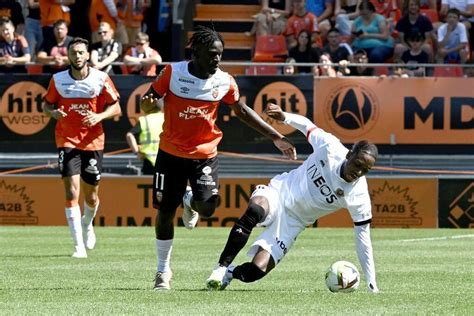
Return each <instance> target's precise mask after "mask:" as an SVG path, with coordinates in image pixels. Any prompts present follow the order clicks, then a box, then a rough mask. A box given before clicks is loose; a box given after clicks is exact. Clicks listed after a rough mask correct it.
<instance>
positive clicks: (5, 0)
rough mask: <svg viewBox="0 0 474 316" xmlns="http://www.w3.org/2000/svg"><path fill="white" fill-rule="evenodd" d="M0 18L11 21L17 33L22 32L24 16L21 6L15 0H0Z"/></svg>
mask: <svg viewBox="0 0 474 316" xmlns="http://www.w3.org/2000/svg"><path fill="white" fill-rule="evenodd" d="M0 18H4V19H8V20H10V21H12V23H13V25H14V26H15V31H16V33H17V34H23V31H24V29H25V18H24V17H23V8H22V7H21V4H20V3H18V2H17V1H15V0H0Z"/></svg>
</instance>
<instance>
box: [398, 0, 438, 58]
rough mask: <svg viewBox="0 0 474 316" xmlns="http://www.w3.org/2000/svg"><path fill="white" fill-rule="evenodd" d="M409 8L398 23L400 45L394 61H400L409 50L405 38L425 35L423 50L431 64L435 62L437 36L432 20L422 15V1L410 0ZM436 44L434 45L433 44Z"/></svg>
mask: <svg viewBox="0 0 474 316" xmlns="http://www.w3.org/2000/svg"><path fill="white" fill-rule="evenodd" d="M407 3H408V8H407V11H406V13H405V14H404V15H403V17H402V18H401V19H400V20H399V21H398V22H397V25H396V26H395V29H396V30H397V31H398V38H399V41H400V42H399V43H397V44H396V45H395V51H394V56H393V59H394V60H396V61H398V60H400V59H401V56H402V54H403V53H404V52H405V51H407V50H408V49H409V45H408V41H407V40H406V38H405V36H406V35H407V34H410V33H420V32H421V33H423V38H424V39H425V42H423V43H422V44H423V45H422V47H421V49H422V50H423V51H424V52H426V54H427V55H428V58H429V59H428V60H429V62H433V60H434V55H433V54H434V53H433V46H432V45H434V44H436V36H435V33H434V31H433V24H432V23H431V21H430V19H429V18H427V17H426V16H424V15H422V14H420V0H408V1H407ZM433 43H434V44H433Z"/></svg>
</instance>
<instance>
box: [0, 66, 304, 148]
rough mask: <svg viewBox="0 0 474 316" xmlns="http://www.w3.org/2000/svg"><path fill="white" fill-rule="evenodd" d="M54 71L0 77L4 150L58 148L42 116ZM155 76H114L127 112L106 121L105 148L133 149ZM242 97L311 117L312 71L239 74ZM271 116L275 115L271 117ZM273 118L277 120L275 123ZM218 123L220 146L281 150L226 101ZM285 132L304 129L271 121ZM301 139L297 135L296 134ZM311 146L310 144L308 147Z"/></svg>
mask: <svg viewBox="0 0 474 316" xmlns="http://www.w3.org/2000/svg"><path fill="white" fill-rule="evenodd" d="M50 78H51V76H50V75H34V76H33V75H15V76H11V77H3V78H2V80H1V81H0V96H1V104H0V115H1V120H0V152H3V153H7V152H8V153H13V152H56V146H55V143H54V126H55V122H54V120H53V119H50V118H48V117H46V116H44V115H43V112H42V108H41V105H42V97H43V95H44V94H45V92H46V89H47V87H48V83H49V80H50ZM153 79H154V78H153V77H148V78H147V77H141V76H112V80H113V82H114V84H115V86H116V88H117V90H118V91H119V93H120V105H121V108H122V116H121V117H120V118H118V119H116V120H108V121H105V122H104V129H105V133H106V142H105V144H106V145H105V151H106V152H108V151H113V150H118V149H124V148H128V145H127V143H126V141H125V134H126V133H127V132H128V131H129V130H130V128H131V127H132V126H133V125H134V124H135V123H136V121H137V117H138V116H139V115H140V98H141V96H142V95H143V94H144V93H145V92H146V91H147V90H148V87H149V83H150V82H151V81H152V80H153ZM236 81H237V83H238V85H239V88H240V93H241V97H242V99H243V100H244V101H246V103H247V104H248V105H249V106H250V107H251V108H254V109H255V110H256V111H257V112H258V113H260V114H261V113H262V111H263V109H264V105H265V104H266V103H267V102H274V103H276V104H279V105H281V106H282V107H283V108H284V109H285V110H286V111H289V112H293V113H298V114H302V115H306V116H307V117H312V115H313V113H312V105H313V103H312V98H313V96H312V87H313V78H312V76H291V77H286V76H285V77H283V76H281V77H278V76H277V77H271V76H270V77H258V76H248V77H247V76H244V77H237V78H236ZM266 119H267V120H268V121H270V119H269V118H268V117H266ZM270 123H272V122H270ZM217 124H218V126H219V127H220V128H221V129H222V131H223V132H224V139H223V140H222V142H221V145H220V147H219V148H220V149H221V150H227V151H236V152H248V153H277V152H278V151H277V149H276V148H275V147H274V146H273V143H272V142H271V141H270V140H269V139H267V138H266V137H264V136H262V135H260V134H259V133H258V132H256V131H255V130H253V129H252V128H250V127H248V126H247V125H245V124H244V123H242V122H240V120H239V119H238V118H237V117H236V116H235V115H233V114H231V111H230V107H228V106H226V105H224V104H222V105H221V106H220V109H219V115H218V122H217ZM272 124H273V125H274V126H275V127H276V128H278V129H279V130H280V131H281V132H282V133H284V134H285V135H289V134H292V135H291V136H292V137H291V138H292V140H293V141H295V139H294V137H293V134H294V135H297V136H298V137H299V138H300V139H301V140H302V142H305V140H304V137H302V135H301V136H300V135H299V134H300V133H299V132H297V133H294V130H293V129H291V128H288V127H286V126H283V125H282V124H277V123H275V122H273V123H272ZM296 141H298V138H296ZM308 148H309V146H308Z"/></svg>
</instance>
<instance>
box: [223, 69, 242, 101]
mask: <svg viewBox="0 0 474 316" xmlns="http://www.w3.org/2000/svg"><path fill="white" fill-rule="evenodd" d="M229 76H230V75H229ZM239 99H240V93H239V87H238V86H237V82H235V79H234V77H232V76H230V86H229V91H228V92H227V94H226V95H225V96H224V97H223V98H222V102H224V103H226V104H235V103H237V102H238V101H239Z"/></svg>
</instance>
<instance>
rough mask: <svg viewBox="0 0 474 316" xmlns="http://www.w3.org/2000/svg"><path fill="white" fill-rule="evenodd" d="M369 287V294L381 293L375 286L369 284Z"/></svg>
mask: <svg viewBox="0 0 474 316" xmlns="http://www.w3.org/2000/svg"><path fill="white" fill-rule="evenodd" d="M367 287H368V289H369V292H371V293H379V292H380V290H379V288H378V287H377V285H375V284H372V283H369V285H368V286H367Z"/></svg>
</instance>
